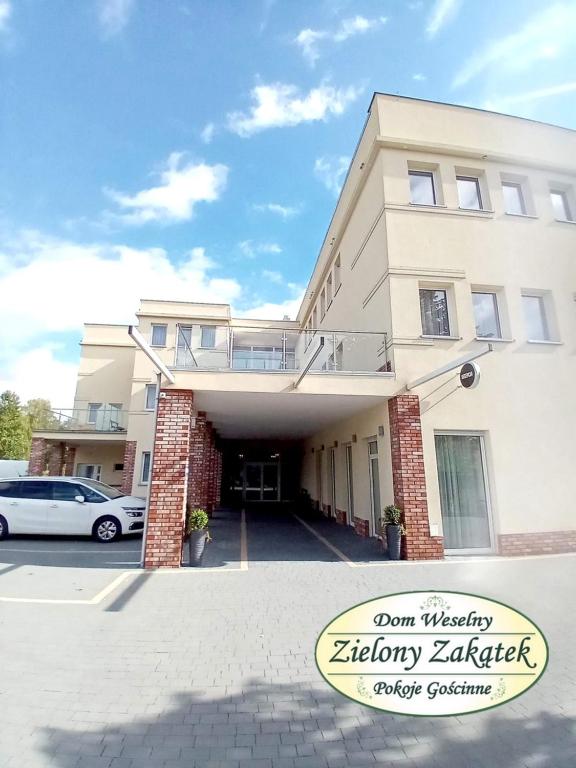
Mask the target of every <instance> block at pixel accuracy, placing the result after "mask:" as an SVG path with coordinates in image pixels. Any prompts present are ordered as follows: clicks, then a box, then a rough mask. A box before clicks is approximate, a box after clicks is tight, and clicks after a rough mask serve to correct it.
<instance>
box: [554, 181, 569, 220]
mask: <svg viewBox="0 0 576 768" xmlns="http://www.w3.org/2000/svg"><path fill="white" fill-rule="evenodd" d="M550 199H551V201H552V208H553V209H554V216H555V217H556V218H557V219H559V220H560V221H574V218H573V215H572V211H571V209H570V202H569V200H568V193H567V192H566V191H565V190H562V189H552V190H551V191H550Z"/></svg>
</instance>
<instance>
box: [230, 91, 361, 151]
mask: <svg viewBox="0 0 576 768" xmlns="http://www.w3.org/2000/svg"><path fill="white" fill-rule="evenodd" d="M361 93H362V89H361V88H355V87H353V86H349V87H348V88H334V87H333V86H331V85H327V84H325V83H324V84H322V85H319V86H318V87H317V88H312V89H311V90H310V91H309V92H308V93H307V94H305V95H304V96H301V95H300V92H299V89H298V88H297V87H296V86H295V85H288V84H285V83H272V84H271V85H257V86H256V87H255V88H253V89H252V91H251V96H252V99H253V101H254V102H255V103H254V104H253V105H252V107H251V108H250V112H249V114H246V113H244V112H231V113H229V114H228V116H227V118H228V128H229V130H230V131H232V132H233V133H236V134H238V136H242V137H243V138H246V137H248V136H252V135H253V134H254V133H258V132H259V131H264V130H266V129H267V128H282V127H285V126H294V125H299V124H300V123H308V122H313V121H316V120H326V119H327V118H328V117H329V116H330V115H341V114H342V113H343V112H344V111H345V110H346V108H347V107H348V105H349V104H351V103H352V102H353V101H354V100H355V99H357V98H358V96H359V95H360V94H361Z"/></svg>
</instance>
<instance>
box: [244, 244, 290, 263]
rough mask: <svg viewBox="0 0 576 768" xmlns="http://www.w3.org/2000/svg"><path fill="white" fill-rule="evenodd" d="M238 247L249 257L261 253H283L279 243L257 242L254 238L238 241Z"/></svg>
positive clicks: (252, 257) (254, 256)
mask: <svg viewBox="0 0 576 768" xmlns="http://www.w3.org/2000/svg"><path fill="white" fill-rule="evenodd" d="M238 247H239V248H240V250H241V251H242V253H243V254H244V256H246V258H247V259H254V258H256V256H258V255H260V254H266V253H267V254H278V253H282V248H280V246H279V245H278V243H255V242H254V241H253V240H242V242H240V243H238Z"/></svg>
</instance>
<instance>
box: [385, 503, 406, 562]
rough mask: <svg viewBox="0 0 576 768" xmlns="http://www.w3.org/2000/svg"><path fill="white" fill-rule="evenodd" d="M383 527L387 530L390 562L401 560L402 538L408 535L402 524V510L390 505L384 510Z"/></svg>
mask: <svg viewBox="0 0 576 768" xmlns="http://www.w3.org/2000/svg"><path fill="white" fill-rule="evenodd" d="M382 527H383V528H385V529H386V544H387V546H388V557H389V558H390V560H400V544H401V541H402V536H405V535H406V529H405V528H404V525H403V524H402V510H401V509H400V508H399V507H396V506H394V504H390V505H389V506H387V507H386V509H385V510H384V516H383V517H382Z"/></svg>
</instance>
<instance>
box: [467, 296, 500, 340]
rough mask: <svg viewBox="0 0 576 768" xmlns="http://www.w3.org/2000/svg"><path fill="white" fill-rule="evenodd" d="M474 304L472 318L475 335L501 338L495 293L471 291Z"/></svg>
mask: <svg viewBox="0 0 576 768" xmlns="http://www.w3.org/2000/svg"><path fill="white" fill-rule="evenodd" d="M472 303H473V304H474V319H475V321H476V336H479V337H480V338H482V339H501V338H502V330H501V328H500V318H499V317H498V300H497V298H496V294H495V293H484V292H481V291H473V292H472Z"/></svg>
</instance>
